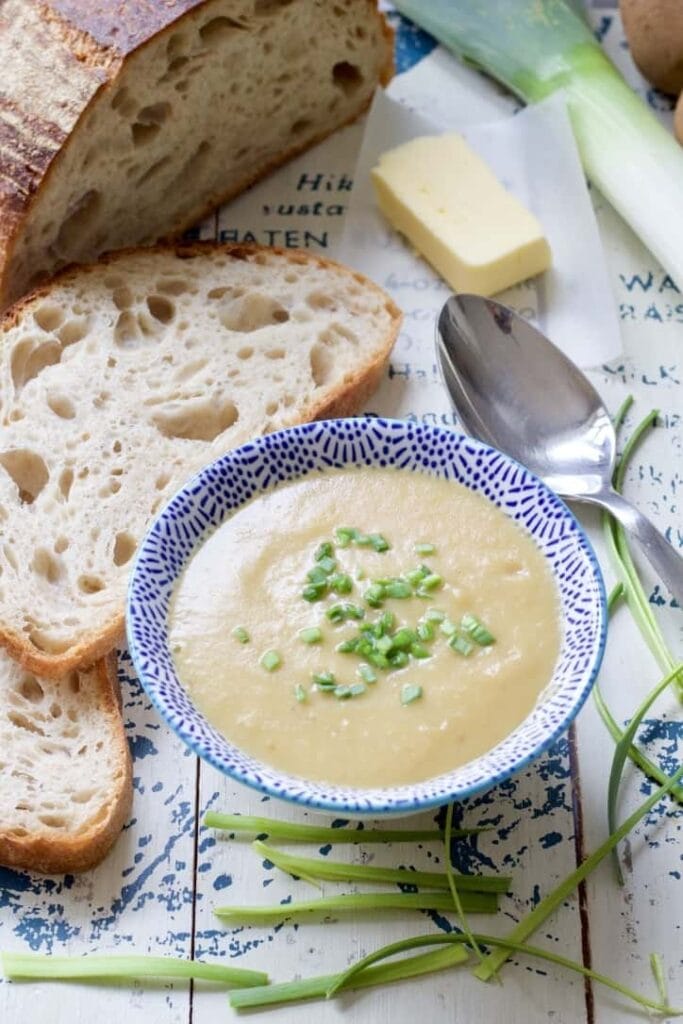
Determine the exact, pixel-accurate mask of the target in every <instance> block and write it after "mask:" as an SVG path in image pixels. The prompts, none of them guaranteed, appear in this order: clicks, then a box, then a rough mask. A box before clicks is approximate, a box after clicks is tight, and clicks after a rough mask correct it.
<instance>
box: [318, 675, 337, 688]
mask: <svg viewBox="0 0 683 1024" xmlns="http://www.w3.org/2000/svg"><path fill="white" fill-rule="evenodd" d="M313 683H314V684H315V686H316V687H317V688H318V689H319V690H329V691H330V692H331V691H332V690H334V688H335V686H336V685H337V680H336V679H335V676H334V673H333V672H315V673H314V674H313Z"/></svg>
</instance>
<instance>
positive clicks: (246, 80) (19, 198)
mask: <svg viewBox="0 0 683 1024" xmlns="http://www.w3.org/2000/svg"><path fill="white" fill-rule="evenodd" d="M0 66H1V67H2V89H1V90H0V308H2V307H3V306H5V305H7V303H8V302H10V301H13V300H14V299H15V298H17V297H18V296H19V295H21V294H23V293H24V292H25V291H26V290H27V289H28V288H29V287H31V286H32V285H33V284H35V283H36V282H37V281H38V280H40V279H41V278H42V277H44V276H45V275H46V274H47V273H52V272H53V271H54V270H56V269H58V268H59V267H61V266H63V265H65V264H66V263H70V262H73V261H74V260H78V261H82V260H89V259H92V258H93V257H95V256H96V255H98V254H99V253H101V252H103V251H105V250H108V249H114V248H118V247H120V246H124V245H132V244H147V243H149V242H153V241H155V240H157V239H158V238H159V237H161V236H168V235H170V234H177V233H178V232H180V231H182V230H183V229H185V228H186V227H189V226H190V225H191V224H193V223H195V222H196V221H197V220H198V219H199V218H200V217H201V216H202V215H203V214H204V213H205V212H207V211H208V210H209V209H210V208H212V207H213V206H215V205H217V204H218V203H220V202H222V201H224V200H225V199H227V198H229V197H230V196H233V195H235V194H236V193H237V192H239V191H241V190H242V189H244V188H245V187H246V186H247V185H249V184H250V183H252V182H253V181H255V180H256V179H257V178H259V177H260V176H262V175H263V174H265V173H266V172H267V171H269V170H270V169H272V168H273V167H275V166H277V165H278V164H280V163H282V162H283V161H284V160H286V159H287V158H288V157H290V156H292V155H294V154H295V153H297V152H300V151H301V150H303V149H305V148H306V147H308V146H310V145H311V144H312V143H313V142H315V141H317V140H319V139H321V138H323V137H324V136H325V135H327V134H329V133H330V132H332V131H333V130H334V129H336V128H338V127H339V126H340V125H343V124H345V123H347V122H348V121H350V120H352V119H353V118H355V117H356V116H357V115H358V114H359V113H360V112H361V111H362V110H363V109H364V108H365V107H366V106H367V104H368V102H369V100H370V98H371V96H372V93H373V90H374V88H375V86H376V85H377V83H378V81H383V82H384V81H386V80H387V79H388V78H389V76H390V75H391V69H392V52H391V34H390V32H389V31H388V29H387V27H386V25H385V22H384V20H383V18H382V17H381V15H379V14H378V12H377V5H376V0H334V2H333V0H145V2H144V3H140V2H138V0H116V2H114V0H102V2H98V3H96V4H93V3H91V2H90V0H4V2H3V3H2V4H1V5H0Z"/></svg>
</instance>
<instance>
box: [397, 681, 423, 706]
mask: <svg viewBox="0 0 683 1024" xmlns="http://www.w3.org/2000/svg"><path fill="white" fill-rule="evenodd" d="M421 696H422V687H421V686H417V685H416V684H415V683H404V684H403V686H402V687H401V704H412V703H413V701H416V700H419V699H420V697H421Z"/></svg>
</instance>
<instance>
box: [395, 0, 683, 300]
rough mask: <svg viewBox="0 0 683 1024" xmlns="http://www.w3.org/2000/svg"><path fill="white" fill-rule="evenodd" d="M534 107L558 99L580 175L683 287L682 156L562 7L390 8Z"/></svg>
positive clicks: (528, 1)
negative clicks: (564, 107) (559, 95)
mask: <svg viewBox="0 0 683 1024" xmlns="http://www.w3.org/2000/svg"><path fill="white" fill-rule="evenodd" d="M394 5H395V7H396V8H397V9H398V10H399V11H400V12H401V14H405V15H406V16H407V17H408V18H410V19H411V20H413V21H414V22H416V23H417V24H418V25H420V26H421V27H422V28H424V29H426V30H427V31H428V32H430V33H431V34H432V35H433V36H435V37H436V38H437V39H438V40H439V41H440V42H442V43H443V44H444V45H445V46H447V47H448V48H449V49H451V50H453V51H454V52H455V53H456V54H457V55H458V56H459V57H462V58H464V59H465V60H467V61H469V62H471V63H473V64H475V65H477V66H478V67H480V68H481V69H482V70H483V71H486V72H487V73H488V74H490V75H492V76H493V78H496V79H498V81H500V82H502V83H503V84H504V85H506V86H507V87H508V88H509V89H511V90H512V92H514V93H516V95H517V96H519V97H520V98H521V99H523V100H524V101H526V102H527V103H535V102H538V101H539V100H542V99H545V98H546V97H547V96H550V95H552V94H553V93H555V92H558V91H560V90H563V91H564V95H565V99H566V103H567V109H568V112H569V117H570V119H571V123H572V127H573V129H574V135H575V137H576V142H577V145H578V149H579V155H580V157H581V160H582V163H583V166H584V169H585V171H586V174H587V175H588V177H589V178H590V180H591V181H592V182H593V184H594V185H596V186H597V187H598V188H599V189H600V191H601V192H602V193H603V195H604V196H605V197H606V198H607V199H608V200H609V201H610V202H611V203H612V205H613V206H614V207H615V209H616V210H618V212H619V213H620V214H621V216H622V217H623V218H624V220H625V221H626V222H627V223H628V224H630V226H631V227H632V228H633V230H634V231H635V232H636V234H637V235H638V236H639V237H640V238H641V239H642V241H643V242H644V243H645V245H647V246H648V248H649V249H650V250H651V251H652V252H653V253H654V255H655V256H656V257H657V259H658V260H659V261H660V263H661V264H662V265H663V266H664V267H665V269H666V270H667V271H668V273H669V274H670V275H671V277H672V278H673V280H674V281H675V282H676V283H677V284H678V286H679V287H680V288H683V242H681V239H683V151H682V150H681V148H680V147H679V146H678V144H677V143H676V142H675V141H674V138H673V136H672V135H671V134H670V133H669V132H668V131H667V130H666V129H665V128H664V127H663V126H662V125H661V124H660V123H659V122H658V121H657V119H656V118H655V116H654V114H652V113H651V111H650V110H649V109H648V108H647V106H646V105H645V104H644V103H643V102H642V100H641V99H640V98H639V97H638V96H637V95H636V94H635V92H634V91H633V90H632V89H631V87H630V86H629V85H627V84H626V82H625V81H624V79H623V78H622V76H621V74H620V73H619V72H618V71H617V69H616V68H615V67H614V65H613V64H612V63H611V62H610V60H609V59H608V58H607V57H606V55H605V54H604V53H603V51H602V49H601V48H600V46H599V44H598V43H597V42H596V40H595V38H594V37H593V34H592V32H591V30H590V28H589V26H588V25H586V23H585V22H584V21H583V19H582V18H580V17H578V16H577V15H576V14H575V13H574V11H572V10H571V8H570V7H569V6H568V5H567V4H566V3H564V2H563V0H477V2H476V3H472V0H429V3H425V2H424V0H395V4H394Z"/></svg>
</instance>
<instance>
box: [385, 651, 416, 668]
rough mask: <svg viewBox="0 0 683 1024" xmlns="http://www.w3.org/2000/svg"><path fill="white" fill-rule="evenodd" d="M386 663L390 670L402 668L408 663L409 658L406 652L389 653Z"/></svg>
mask: <svg viewBox="0 0 683 1024" xmlns="http://www.w3.org/2000/svg"><path fill="white" fill-rule="evenodd" d="M387 661H388V662H389V664H390V665H391V667H392V668H404V667H405V666H406V665H407V664H408V662H409V661H410V657H409V655H408V654H407V653H406V651H390V652H389V654H387Z"/></svg>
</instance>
